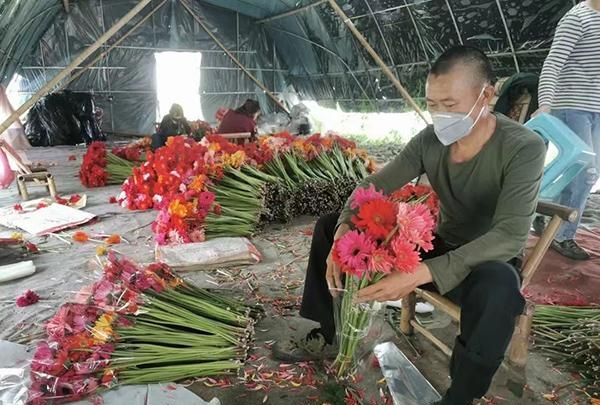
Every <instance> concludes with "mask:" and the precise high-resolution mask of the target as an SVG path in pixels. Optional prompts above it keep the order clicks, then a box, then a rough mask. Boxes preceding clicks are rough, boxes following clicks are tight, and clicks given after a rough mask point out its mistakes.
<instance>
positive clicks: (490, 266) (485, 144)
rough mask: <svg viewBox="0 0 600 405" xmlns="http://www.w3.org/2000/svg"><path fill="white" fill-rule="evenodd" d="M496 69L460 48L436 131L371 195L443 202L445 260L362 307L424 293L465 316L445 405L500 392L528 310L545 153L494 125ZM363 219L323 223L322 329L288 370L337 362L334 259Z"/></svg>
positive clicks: (436, 68) (375, 179) (317, 244)
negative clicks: (498, 378)
mask: <svg viewBox="0 0 600 405" xmlns="http://www.w3.org/2000/svg"><path fill="white" fill-rule="evenodd" d="M493 81H494V76H493V71H492V65H491V63H490V60H489V59H488V58H487V56H486V55H485V54H484V53H483V52H481V51H480V50H478V49H476V48H471V47H465V46H459V47H455V48H452V49H450V50H448V51H446V52H445V53H444V54H443V55H441V56H440V57H439V59H438V60H437V61H436V62H435V63H434V65H433V66H432V68H431V71H430V73H429V76H428V78H427V87H426V96H427V104H428V109H429V112H430V113H431V116H432V120H433V125H430V126H428V127H427V128H425V129H424V130H423V131H421V132H420V133H419V134H418V135H416V136H415V137H414V138H413V139H412V140H411V141H410V142H409V143H408V144H407V145H406V147H405V148H404V149H403V150H402V152H401V153H400V154H399V155H398V156H397V157H396V158H395V159H394V160H393V161H392V162H391V163H389V164H388V165H387V166H385V167H384V168H383V169H381V171H379V172H377V173H375V174H373V175H371V176H370V177H368V178H367V179H366V180H365V181H364V182H363V184H362V185H361V187H365V186H367V185H369V184H373V185H375V187H376V188H377V189H378V190H382V191H383V192H385V193H392V192H393V191H395V190H397V189H399V188H401V187H402V186H404V185H405V184H407V183H408V182H410V181H411V180H413V179H415V178H416V177H417V176H419V175H422V174H427V176H428V178H429V181H430V183H431V185H432V187H433V189H434V190H435V192H436V193H437V195H438V197H439V199H440V219H439V223H438V228H437V230H436V239H435V240H434V245H435V249H434V251H432V252H427V253H426V254H423V259H424V260H423V262H422V263H421V264H420V265H419V267H418V268H417V270H416V271H415V272H414V273H409V274H407V273H401V272H392V274H390V275H388V276H386V277H385V278H384V279H383V280H381V281H380V282H378V283H376V284H374V285H372V286H369V287H367V288H364V289H362V290H360V291H359V292H358V293H357V297H356V300H357V301H358V302H368V301H379V302H385V301H392V300H398V299H401V298H403V297H405V296H406V295H407V294H409V293H410V292H412V291H414V290H415V288H417V287H422V288H425V289H431V290H433V291H438V292H439V293H441V294H443V295H444V296H446V297H447V298H449V299H451V300H452V301H454V302H456V303H457V304H458V305H460V307H461V320H460V322H461V323H460V335H459V336H458V337H457V338H456V341H455V344H454V350H453V353H452V359H451V364H450V372H449V374H450V377H451V378H452V382H451V385H450V388H449V389H448V391H447V393H446V394H445V396H444V398H443V400H442V401H441V402H439V403H440V404H443V405H467V404H469V405H470V404H471V403H472V401H473V400H474V399H476V398H480V397H482V396H483V395H485V393H486V392H487V390H488V389H489V387H490V384H491V381H492V377H493V376H494V374H495V373H496V371H497V370H498V367H499V366H500V364H501V363H502V360H503V358H504V354H505V351H506V349H507V347H508V344H509V342H510V340H511V337H512V334H513V330H514V327H515V322H516V318H517V316H518V315H520V314H522V312H523V309H524V306H525V300H524V298H523V296H522V295H521V291H520V275H519V270H518V269H519V259H518V257H519V256H520V253H521V251H522V249H523V247H524V244H525V241H526V240H527V236H528V233H529V228H530V226H531V222H532V219H533V216H534V213H535V210H536V205H537V199H538V192H539V189H540V182H541V179H542V173H543V167H544V158H545V155H546V146H545V144H544V141H543V139H542V138H541V137H540V136H538V135H537V134H536V133H534V132H531V131H529V130H528V129H526V128H525V127H523V126H522V125H520V124H518V123H516V122H514V121H512V120H510V119H508V118H507V117H505V116H503V115H500V114H494V113H492V112H490V110H489V107H488V105H489V103H490V101H491V100H492V98H493V97H494V87H493V85H492V84H493ZM352 214H353V212H352V211H351V209H350V208H349V204H347V205H346V207H345V208H344V210H343V211H342V213H341V214H340V215H336V214H333V215H331V214H330V215H326V216H323V217H321V218H320V219H319V220H318V221H317V224H316V226H315V230H314V236H313V240H312V245H311V250H310V256H309V261H308V269H307V273H306V280H305V285H304V296H303V299H302V305H301V308H300V315H301V316H302V317H304V318H308V319H310V320H313V321H316V322H318V323H319V324H320V328H318V329H314V330H312V331H311V332H310V333H309V334H308V335H307V336H303V337H301V338H299V339H290V340H287V341H285V340H284V341H280V342H277V344H276V345H275V346H274V347H273V354H274V356H275V357H277V358H279V359H281V360H284V361H302V360H307V359H324V358H328V357H330V356H335V354H336V352H337V348H336V346H335V343H334V338H335V323H334V313H333V297H332V296H337V291H339V289H343V288H344V285H343V283H342V277H341V273H340V270H339V269H338V268H337V266H335V265H334V262H333V260H332V258H331V253H330V251H331V247H332V245H333V243H334V241H335V240H337V239H338V238H339V237H341V236H342V235H344V234H345V233H346V232H348V230H349V229H350V227H351V225H350V218H351V216H352Z"/></svg>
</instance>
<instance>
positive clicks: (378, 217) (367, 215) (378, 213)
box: [352, 200, 397, 239]
mask: <svg viewBox="0 0 600 405" xmlns="http://www.w3.org/2000/svg"><path fill="white" fill-rule="evenodd" d="M396 214H397V206H396V204H394V203H392V202H390V201H386V200H373V201H369V202H367V203H365V204H363V205H362V206H361V207H360V208H359V210H358V214H356V215H355V216H354V217H353V218H352V223H354V225H356V226H357V227H359V229H363V230H365V231H366V232H367V233H368V234H369V236H371V237H372V238H374V239H385V238H387V236H388V235H389V234H390V232H391V231H392V229H394V226H395V225H396Z"/></svg>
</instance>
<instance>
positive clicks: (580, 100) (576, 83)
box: [534, 0, 600, 260]
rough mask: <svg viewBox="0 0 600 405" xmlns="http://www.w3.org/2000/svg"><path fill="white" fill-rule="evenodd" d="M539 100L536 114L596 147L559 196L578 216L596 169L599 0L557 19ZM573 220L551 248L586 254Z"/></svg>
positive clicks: (599, 151) (599, 149)
mask: <svg viewBox="0 0 600 405" xmlns="http://www.w3.org/2000/svg"><path fill="white" fill-rule="evenodd" d="M539 104H540V108H539V110H538V111H537V112H536V114H537V113H540V112H547V113H551V114H552V115H554V116H556V117H558V118H560V119H561V120H562V121H563V122H564V123H565V124H567V125H568V126H569V127H570V128H571V129H572V130H573V132H575V133H576V134H577V135H578V136H579V137H580V138H581V139H582V140H583V141H584V142H585V143H586V144H588V145H589V146H590V147H591V148H592V150H593V151H594V153H596V160H595V163H594V165H592V166H590V167H589V168H587V170H584V171H583V172H581V173H580V174H579V175H578V176H577V177H576V178H575V179H574V180H573V181H572V182H571V184H569V185H568V186H567V188H566V189H565V190H564V191H563V193H562V195H561V197H560V200H559V203H560V204H563V205H566V206H569V207H572V208H575V209H577V210H579V213H580V215H579V218H581V214H582V213H583V210H584V209H585V204H586V201H587V198H588V196H589V194H590V191H591V190H592V187H593V186H594V184H595V183H596V182H597V181H598V173H600V0H587V1H584V2H582V3H580V4H578V5H577V6H575V7H573V8H572V9H571V10H570V11H569V12H568V13H567V14H566V15H565V16H564V17H563V18H562V20H561V21H560V22H559V23H558V27H557V28H556V34H555V36H554V41H553V43H552V48H551V50H550V53H549V55H548V58H547V59H546V62H545V63H544V68H543V70H542V75H541V78H540V87H539ZM578 226H579V221H577V223H574V224H571V223H568V224H565V225H563V227H562V228H561V230H560V231H559V232H558V234H557V236H556V239H555V240H554V241H553V243H552V248H553V249H554V250H556V251H557V252H559V253H560V254H562V255H563V256H565V257H568V258H571V259H574V260H587V259H589V258H590V255H589V253H588V252H586V251H585V250H584V249H583V248H581V247H580V246H579V245H578V244H577V242H575V233H576V232H577V228H578ZM543 227H544V223H543V218H542V217H538V218H536V220H535V223H534V229H535V230H536V232H540V231H541V230H542V229H543Z"/></svg>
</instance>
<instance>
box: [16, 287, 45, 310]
mask: <svg viewBox="0 0 600 405" xmlns="http://www.w3.org/2000/svg"><path fill="white" fill-rule="evenodd" d="M39 300H40V296H39V295H37V294H36V293H35V292H33V291H31V290H27V291H25V293H24V294H23V295H21V296H20V297H19V298H17V306H18V307H27V306H29V305H33V304H35V303H36V302H38V301H39Z"/></svg>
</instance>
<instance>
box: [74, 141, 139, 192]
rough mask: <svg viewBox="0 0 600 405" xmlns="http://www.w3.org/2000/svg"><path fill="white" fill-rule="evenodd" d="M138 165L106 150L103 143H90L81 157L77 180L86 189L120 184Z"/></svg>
mask: <svg viewBox="0 0 600 405" xmlns="http://www.w3.org/2000/svg"><path fill="white" fill-rule="evenodd" d="M138 164H139V163H138V162H137V161H132V160H127V159H124V158H122V157H119V156H117V155H116V154H114V153H112V152H108V151H107V150H106V145H105V144H104V142H98V141H96V142H92V143H91V144H90V146H89V147H88V149H87V152H86V153H85V155H84V156H83V162H82V163H81V167H80V169H79V179H80V180H81V184H83V185H84V186H86V187H104V186H106V185H109V184H121V183H123V181H125V179H127V177H129V176H130V175H131V171H132V169H133V168H134V167H135V166H137V165H138Z"/></svg>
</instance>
